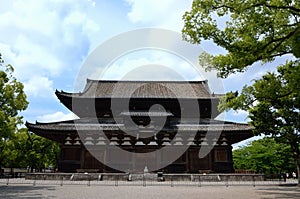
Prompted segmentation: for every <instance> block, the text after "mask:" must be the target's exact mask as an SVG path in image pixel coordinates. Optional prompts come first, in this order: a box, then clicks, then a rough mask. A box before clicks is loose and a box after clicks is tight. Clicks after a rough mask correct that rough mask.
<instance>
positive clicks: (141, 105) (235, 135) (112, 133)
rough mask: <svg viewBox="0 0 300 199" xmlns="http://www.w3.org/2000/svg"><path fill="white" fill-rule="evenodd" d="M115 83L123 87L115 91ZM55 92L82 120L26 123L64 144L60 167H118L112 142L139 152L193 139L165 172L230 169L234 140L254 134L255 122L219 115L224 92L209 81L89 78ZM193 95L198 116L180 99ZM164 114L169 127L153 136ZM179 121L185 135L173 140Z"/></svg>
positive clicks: (64, 169) (66, 169)
mask: <svg viewBox="0 0 300 199" xmlns="http://www.w3.org/2000/svg"><path fill="white" fill-rule="evenodd" d="M115 87H118V88H121V89H119V90H118V91H117V92H114V88H115ZM187 87H189V88H192V89H193V91H194V92H192V93H191V92H189V89H188V88H187ZM132 88H134V92H132ZM169 88H172V89H169ZM174 90H175V91H176V93H175V92H174ZM56 95H57V97H58V99H59V100H60V102H61V103H62V104H63V105H64V106H66V107H67V108H68V109H69V110H71V111H72V112H74V113H75V114H76V115H77V116H78V117H79V118H80V119H76V120H70V121H58V122H51V123H41V122H36V123H35V124H33V123H29V122H26V126H27V128H28V129H29V131H31V132H33V133H35V134H37V135H40V136H42V137H45V138H48V139H51V140H54V141H56V142H58V143H60V144H61V152H60V157H59V158H58V170H59V171H61V172H76V171H78V170H84V169H86V170H88V169H94V170H97V171H98V172H118V171H117V170H115V169H113V168H111V167H109V166H107V165H106V164H105V162H109V161H110V160H109V155H107V154H109V153H110V150H111V149H110V147H111V146H112V143H113V146H114V147H116V146H117V147H119V148H121V149H123V150H128V151H130V152H134V153H147V152H149V151H155V150H159V149H161V148H162V147H164V146H167V145H171V144H173V145H174V146H172V147H176V146H179V145H184V144H187V143H188V145H189V146H188V147H187V150H186V151H185V152H184V153H183V154H182V155H181V156H180V157H179V158H178V159H177V160H175V161H174V162H172V163H171V164H169V165H168V166H166V167H164V168H161V169H160V171H164V172H167V173H199V172H216V173H231V172H234V169H233V161H232V144H234V143H237V142H240V141H242V140H245V139H248V138H250V137H252V136H253V134H252V127H250V126H248V125H247V124H239V123H233V122H225V121H218V120H215V118H216V116H217V115H218V114H219V112H218V111H216V106H217V105H218V102H219V99H220V97H221V96H222V95H216V94H214V93H211V92H210V90H209V88H208V84H207V81H189V82H188V81H108V80H103V81H102V80H89V79H88V80H87V83H86V86H85V88H84V90H83V91H82V92H80V93H67V92H64V91H56ZM112 100H117V102H118V103H119V104H123V103H126V101H129V108H128V110H124V109H122V108H121V106H120V108H118V106H117V105H114V107H112ZM191 100H194V101H195V100H196V101H197V104H198V107H196V108H199V113H200V114H199V115H197V114H194V112H195V111H194V110H193V109H191V110H188V109H187V110H183V108H182V107H180V103H181V102H183V103H186V104H189V102H190V101H191ZM118 103H117V104H118ZM155 104H159V105H160V106H162V107H163V109H162V110H161V109H159V108H158V109H157V110H153V109H151V107H152V106H153V105H155ZM194 108H195V107H194ZM112 109H114V110H113V111H112ZM182 111H185V112H188V117H185V118H184V119H182ZM195 117H197V118H195ZM150 118H151V119H150ZM161 118H166V121H165V123H164V126H163V127H162V128H161V129H159V132H157V133H155V135H153V134H154V133H153V132H155V129H156V124H155V120H157V121H159V120H161ZM57 119H58V120H59V118H57ZM129 119H131V121H134V123H135V124H136V125H134V127H132V126H130V124H128V122H127V121H129ZM152 119H153V120H154V121H152ZM95 126H97V127H100V128H101V129H102V130H103V131H104V133H105V136H106V137H107V140H105V139H103V138H101V137H97V135H99V134H98V133H97V131H98V130H99V128H95ZM179 126H180V128H181V129H183V130H182V131H181V135H179V136H176V139H177V140H175V141H174V142H171V141H172V139H173V138H174V137H175V135H176V133H177V131H178V127H179ZM124 128H126V129H127V130H129V131H130V130H131V131H134V132H136V135H137V134H138V133H141V134H142V133H143V132H146V133H147V134H148V135H149V136H146V137H138V136H133V135H132V134H128V133H126V132H124ZM78 129H81V133H80V134H81V135H82V134H86V136H84V137H82V136H80V135H79V133H78ZM208 131H210V132H209V133H214V131H215V132H220V134H219V136H218V137H216V138H215V139H214V140H207V138H206V134H207V133H208ZM82 132H83V133H82ZM189 132H194V133H195V134H194V135H195V136H193V137H189V136H185V134H186V135H188V134H189ZM151 133H152V134H151ZM88 144H94V145H103V150H102V154H104V156H105V155H107V156H105V157H106V159H105V158H104V159H105V160H104V163H103V162H100V161H98V160H97V158H95V157H94V156H93V155H92V153H90V151H89V150H88V149H87V148H86V146H87V145H88ZM207 144H213V148H212V150H210V152H209V153H208V155H206V156H205V157H203V158H201V159H200V158H199V156H198V153H199V149H200V148H201V147H203V146H204V145H207ZM156 158H158V161H160V159H159V158H161V161H163V157H156ZM118 164H124V165H128V168H130V167H131V166H132V164H136V163H134V160H132V159H131V157H130V156H128V157H122V159H121V160H120V162H118ZM141 164H144V163H141Z"/></svg>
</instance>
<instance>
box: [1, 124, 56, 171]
mask: <svg viewBox="0 0 300 199" xmlns="http://www.w3.org/2000/svg"><path fill="white" fill-rule="evenodd" d="M58 154H59V145H58V144H57V143H55V142H53V141H51V140H48V139H45V138H42V137H40V136H37V135H35V134H31V133H29V132H28V131H27V129H25V128H23V129H20V130H19V131H18V132H17V133H15V134H14V135H13V137H12V138H11V139H9V140H7V141H6V142H5V149H4V150H3V155H4V160H3V163H4V166H5V167H10V168H26V167H29V168H31V169H32V170H33V169H36V170H39V171H41V170H42V169H44V168H46V167H48V166H55V165H56V160H57V156H58Z"/></svg>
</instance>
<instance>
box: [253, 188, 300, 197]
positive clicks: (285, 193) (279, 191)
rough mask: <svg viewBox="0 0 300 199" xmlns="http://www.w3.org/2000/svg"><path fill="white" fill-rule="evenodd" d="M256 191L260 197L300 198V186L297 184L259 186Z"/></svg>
mask: <svg viewBox="0 0 300 199" xmlns="http://www.w3.org/2000/svg"><path fill="white" fill-rule="evenodd" d="M257 193H258V194H259V195H260V196H261V197H260V198H261V199H270V198H282V199H291V198H297V199H299V198H300V187H298V186H297V185H290V186H277V187H260V188H258V189H257Z"/></svg>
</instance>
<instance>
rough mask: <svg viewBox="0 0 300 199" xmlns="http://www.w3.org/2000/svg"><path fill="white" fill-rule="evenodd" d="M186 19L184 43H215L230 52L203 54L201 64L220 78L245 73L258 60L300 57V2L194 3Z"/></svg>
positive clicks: (235, 0) (196, 0) (197, 0)
mask: <svg viewBox="0 0 300 199" xmlns="http://www.w3.org/2000/svg"><path fill="white" fill-rule="evenodd" d="M217 19H218V20H219V21H220V20H222V19H223V20H226V24H221V25H220V23H218V20H217ZM183 20H184V24H185V25H184V28H183V30H182V32H183V38H184V39H185V40H187V41H189V42H191V43H195V44H200V43H201V41H202V40H212V41H214V43H216V44H217V45H218V46H221V47H223V48H225V49H226V50H227V54H225V55H216V56H213V55H208V54H207V53H202V54H201V55H200V61H201V63H203V64H204V65H205V66H206V68H207V69H217V70H218V74H219V76H221V77H227V76H228V75H229V74H232V73H235V72H242V71H245V70H246V69H247V67H249V66H251V65H252V64H253V63H255V62H258V61H263V62H270V61H273V60H274V58H276V57H278V56H282V55H287V54H292V55H294V56H295V57H296V58H299V57H300V46H299V43H300V1H295V0H245V1H243V2H241V1H239V0H222V1H220V0H194V2H193V5H192V10H191V11H190V12H186V13H185V15H184V16H183ZM223 25H225V28H222V26H223Z"/></svg>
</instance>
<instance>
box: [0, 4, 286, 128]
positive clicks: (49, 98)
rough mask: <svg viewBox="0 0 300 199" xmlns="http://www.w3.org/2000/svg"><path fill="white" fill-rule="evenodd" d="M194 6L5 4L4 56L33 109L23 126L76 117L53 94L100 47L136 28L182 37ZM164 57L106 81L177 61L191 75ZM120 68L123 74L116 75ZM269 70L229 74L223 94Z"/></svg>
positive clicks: (240, 115)
mask: <svg viewBox="0 0 300 199" xmlns="http://www.w3.org/2000/svg"><path fill="white" fill-rule="evenodd" d="M191 3H192V0H181V1H178V0H163V1H162V0H143V1H141V0H139V1H138V0H113V1H112V0H99V1H96V0H82V1H71V0H64V1H59V0H44V1H35V0H26V1H23V0H14V1H2V2H1V7H0V52H1V53H2V55H3V58H4V60H5V62H6V63H10V64H12V65H13V66H14V68H15V76H16V77H17V79H18V80H19V81H21V82H22V83H23V84H24V86H25V92H26V94H27V97H28V100H29V102H30V104H29V107H28V109H27V110H26V111H24V112H22V115H23V116H24V121H26V120H27V121H30V122H34V121H35V120H38V121H44V122H50V121H60V120H67V119H71V118H73V117H74V115H72V113H70V111H68V110H67V109H66V108H65V107H64V106H63V105H62V104H61V103H60V102H59V101H58V100H57V98H56V97H55V95H54V92H55V89H58V90H64V91H68V92H71V91H73V89H74V88H73V87H74V86H73V85H74V81H75V79H76V77H77V75H78V73H79V70H80V68H81V67H82V65H83V63H84V60H86V58H87V57H88V55H89V54H90V53H91V52H93V50H94V49H95V48H96V47H97V46H99V45H100V44H101V43H103V42H105V41H106V40H108V39H110V38H112V37H113V36H116V35H118V34H120V33H123V32H126V31H131V30H135V29H138V28H163V29H169V30H172V31H176V32H179V33H180V31H181V29H182V26H183V22H182V20H181V18H182V15H183V13H184V12H185V11H188V10H190V8H191ZM116 47H117V46H116ZM200 47H201V48H202V49H203V50H205V51H207V52H209V53H213V54H219V53H224V52H225V51H224V50H222V49H220V48H219V47H217V46H215V45H214V44H212V43H211V42H207V41H206V42H203V43H202V45H201V46H199V49H200ZM199 52H200V50H199ZM137 55H138V56H137ZM162 55H163V54H156V55H153V54H152V53H149V52H143V53H140V54H139V53H136V54H133V55H131V56H129V57H125V58H122V59H120V60H118V61H116V63H115V65H113V67H112V68H111V71H117V72H116V73H113V72H110V73H108V74H107V76H106V77H107V78H111V79H118V77H121V76H122V72H124V71H125V72H126V70H129V69H130V67H132V66H133V65H134V64H145V63H147V64H151V63H154V64H157V63H159V62H163V63H169V62H173V63H170V65H172V67H175V68H176V67H178V70H181V73H185V72H186V77H189V73H190V72H189V71H188V70H187V69H185V68H183V69H182V67H183V66H184V64H177V65H176V63H177V62H176V61H174V60H175V58H174V59H173V60H172V61H170V60H171V56H169V58H170V59H169V60H168V59H167V60H164V59H162V57H164V56H162ZM143 56H144V57H143ZM166 57H167V56H166ZM279 61H282V60H279ZM120 65H122V68H123V70H124V71H122V70H118V67H120ZM127 66H128V67H129V68H127V69H126V67H127ZM180 67H181V69H180ZM270 70H273V66H272V64H270V65H268V66H264V67H261V66H260V65H259V64H257V65H255V66H254V67H252V68H250V69H249V70H248V71H247V72H246V73H241V74H237V75H231V76H230V77H229V78H227V79H226V80H223V83H224V88H225V91H229V90H234V91H235V90H240V89H241V88H242V86H243V85H244V84H249V83H250V82H251V80H253V79H255V78H259V77H260V76H261V75H262V74H264V73H265V72H266V71H270ZM155 72H156V73H157V74H159V71H154V74H153V75H155ZM160 75H161V74H160ZM191 78H192V77H191ZM191 80H192V79H191ZM246 116H247V114H246V113H245V112H242V111H240V112H229V113H227V114H226V116H225V118H226V119H227V120H230V121H236V122H246Z"/></svg>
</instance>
